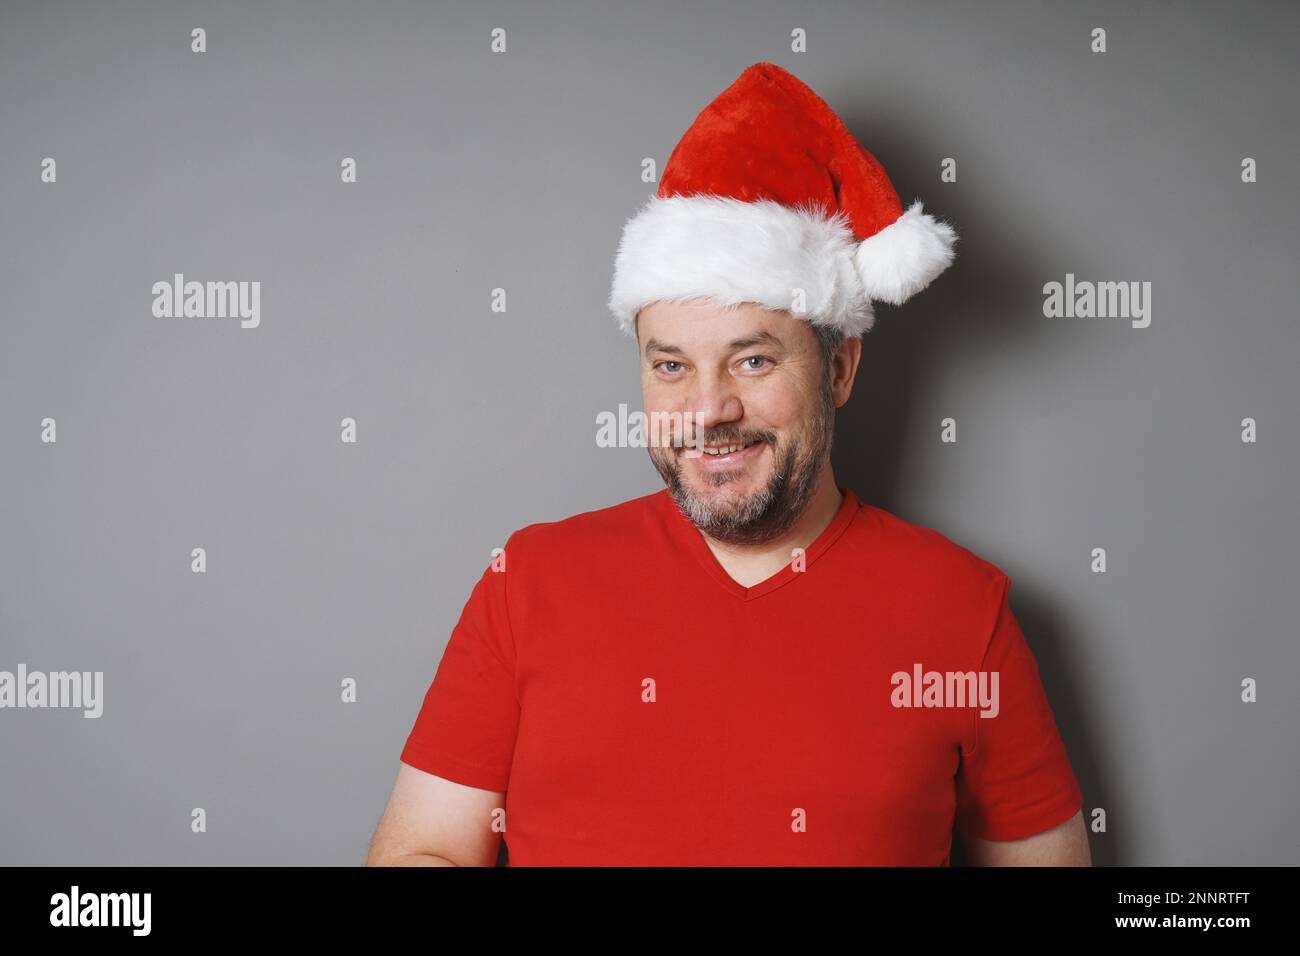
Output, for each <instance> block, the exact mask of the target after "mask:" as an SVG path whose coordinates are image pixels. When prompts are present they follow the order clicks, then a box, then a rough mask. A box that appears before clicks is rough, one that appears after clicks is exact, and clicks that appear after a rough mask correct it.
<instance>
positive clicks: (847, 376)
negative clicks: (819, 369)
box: [830, 336, 862, 408]
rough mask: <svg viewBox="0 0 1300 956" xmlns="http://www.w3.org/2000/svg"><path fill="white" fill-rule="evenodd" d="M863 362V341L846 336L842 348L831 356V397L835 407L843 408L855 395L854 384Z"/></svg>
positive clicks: (841, 344) (841, 343)
mask: <svg viewBox="0 0 1300 956" xmlns="http://www.w3.org/2000/svg"><path fill="white" fill-rule="evenodd" d="M861 360H862V339H861V338H859V337H857V336H852V337H850V336H845V337H844V341H842V342H840V347H839V349H838V350H836V352H835V354H834V355H833V356H831V371H830V374H831V397H832V398H833V399H834V401H835V407H836V408H841V407H843V405H844V403H845V402H847V401H848V400H849V396H850V395H852V394H853V382H854V380H855V379H856V378H857V377H858V364H859V362H861Z"/></svg>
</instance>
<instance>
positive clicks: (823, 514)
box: [703, 465, 844, 588]
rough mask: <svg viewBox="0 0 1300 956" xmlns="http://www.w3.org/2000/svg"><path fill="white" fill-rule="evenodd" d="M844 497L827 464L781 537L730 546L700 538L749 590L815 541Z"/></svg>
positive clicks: (830, 520)
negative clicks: (795, 518)
mask: <svg viewBox="0 0 1300 956" xmlns="http://www.w3.org/2000/svg"><path fill="white" fill-rule="evenodd" d="M843 503H844V495H843V494H842V493H841V492H840V489H839V487H838V486H837V485H836V484H835V475H834V472H833V471H832V470H831V467H830V465H827V466H826V467H825V468H823V469H822V475H821V478H820V479H819V480H818V482H817V487H816V489H815V490H814V491H813V495H812V498H811V499H809V501H808V505H807V507H806V508H804V510H803V514H801V515H800V516H799V518H798V519H797V520H796V521H795V523H794V524H793V525H791V526H790V528H789V530H787V531H786V532H785V533H784V534H782V535H781V536H779V537H777V538H773V539H772V540H771V541H765V542H763V543H762V544H730V543H727V542H724V541H715V540H714V539H713V538H710V537H709V536H708V535H707V534H705V535H703V537H704V541H705V543H706V544H707V545H708V546H709V550H710V551H712V552H713V555H714V557H716V558H717V559H718V563H719V564H721V565H722V567H723V568H724V569H725V570H726V572H727V574H729V575H730V576H731V577H732V578H733V579H734V580H735V581H736V582H737V583H738V584H740V585H741V587H746V588H752V587H753V586H754V585H756V584H760V583H762V582H763V581H766V580H767V579H768V578H770V577H771V576H772V575H774V574H776V573H777V572H778V571H780V570H781V568H782V567H784V566H785V565H787V564H789V563H790V562H791V561H792V560H793V559H794V555H793V553H792V552H793V551H794V549H795V548H807V547H808V545H810V544H812V543H813V542H814V541H816V540H817V538H818V536H819V535H820V534H821V533H822V532H823V531H825V530H826V528H827V527H828V526H829V525H830V523H831V522H832V521H833V520H834V519H835V515H836V514H838V513H839V510H840V505H841V504H843Z"/></svg>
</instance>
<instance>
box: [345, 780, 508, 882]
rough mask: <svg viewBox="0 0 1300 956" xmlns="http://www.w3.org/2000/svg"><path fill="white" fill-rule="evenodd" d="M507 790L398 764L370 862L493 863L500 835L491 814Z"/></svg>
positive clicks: (427, 864) (453, 864)
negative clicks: (473, 785) (440, 775)
mask: <svg viewBox="0 0 1300 956" xmlns="http://www.w3.org/2000/svg"><path fill="white" fill-rule="evenodd" d="M505 800H506V795H505V792H504V791H501V792H498V791H495V790H480V789H478V788H477V787H467V786H465V785H464V784H459V783H453V782H452V781H450V780H446V779H444V778H442V777H437V776H434V775H433V774H431V773H425V772H424V771H423V770H417V769H416V768H415V767H412V766H410V765H409V764H405V763H401V764H398V769H397V782H396V783H395V784H394V785H393V792H392V794H391V795H390V796H389V798H388V806H387V807H386V808H385V809H384V815H383V816H382V817H381V818H380V820H379V825H378V826H377V827H376V828H375V833H374V836H373V837H372V838H371V841H370V852H369V853H368V855H367V856H366V866H493V865H495V864H496V861H497V853H498V851H499V850H500V845H501V834H500V833H498V832H496V831H494V830H493V829H492V813H493V811H494V810H496V809H498V808H501V807H504V806H505V805H506V803H505Z"/></svg>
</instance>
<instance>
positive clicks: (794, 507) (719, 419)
mask: <svg viewBox="0 0 1300 956" xmlns="http://www.w3.org/2000/svg"><path fill="white" fill-rule="evenodd" d="M636 329H637V342H638V345H639V346H640V350H641V395H642V400H643V403H644V409H645V413H646V415H647V417H648V418H651V419H653V417H654V415H655V413H666V414H665V417H664V419H661V420H665V421H666V420H669V418H670V417H671V416H672V413H678V414H681V415H682V416H683V419H684V420H685V421H686V422H687V423H689V424H687V425H686V426H685V428H684V432H685V434H684V435H681V436H680V437H679V438H678V440H677V441H676V442H674V440H673V439H674V438H675V437H678V436H676V435H675V434H670V433H668V432H665V434H664V435H663V436H662V437H661V438H660V439H659V441H658V447H656V442H655V440H654V437H653V436H652V438H651V447H650V460H651V461H652V462H653V463H654V466H655V468H656V469H657V470H658V472H659V474H660V476H661V477H662V478H663V479H664V482H665V484H667V486H668V490H669V493H670V494H671V495H672V496H673V499H674V500H675V501H676V502H677V504H678V506H679V507H680V508H681V509H682V511H683V512H684V513H685V514H686V515H687V516H688V517H689V518H690V519H691V520H692V521H693V522H694V523H695V525H696V526H697V527H698V528H699V529H700V530H701V531H703V532H704V533H706V534H708V535H709V536H710V537H713V538H714V539H716V540H719V541H726V542H729V543H733V544H756V543H760V542H763V541H768V540H771V539H772V538H774V537H776V536H777V535H779V534H781V533H782V532H784V531H785V530H787V529H788V528H789V527H790V525H792V524H793V523H794V522H795V521H796V520H797V519H798V517H799V516H800V515H801V514H802V513H803V510H804V508H805V506H806V505H807V504H808V501H809V499H810V498H811V497H812V494H813V492H814V491H815V489H816V486H817V481H818V479H819V478H820V477H821V473H822V469H823V467H825V466H826V465H827V464H828V462H829V456H830V448H831V442H832V439H833V436H834V424H835V407H836V402H835V400H834V397H833V394H832V390H831V385H830V380H829V378H828V376H827V374H826V372H825V371H824V369H823V366H822V359H821V355H820V351H819V345H818V340H817V336H816V334H815V333H814V332H813V330H812V328H811V327H810V326H809V325H808V323H807V322H804V321H802V320H800V319H795V318H793V317H792V316H791V315H790V314H789V313H788V312H775V311H771V310H769V309H765V308H763V307H761V306H758V305H754V304H752V303H744V304H741V305H738V306H731V307H723V306H718V305H715V304H713V303H711V302H709V301H707V300H703V299H696V300H691V301H688V302H655V303H653V304H651V305H648V306H646V307H645V308H643V309H642V310H641V312H640V314H639V316H638V318H637V325H636ZM671 420H672V421H673V422H676V421H677V419H676V418H675V417H671ZM701 434H702V435H703V440H704V453H700V451H699V449H698V447H697V446H696V442H698V440H699V437H700V435H701ZM683 439H684V441H683ZM685 443H689V444H690V445H691V447H686V444H685ZM737 445H739V446H742V448H743V450H740V451H735V450H727V446H731V447H732V448H734V446H737ZM720 450H721V451H722V453H721V454H717V453H716V452H718V451H720Z"/></svg>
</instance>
